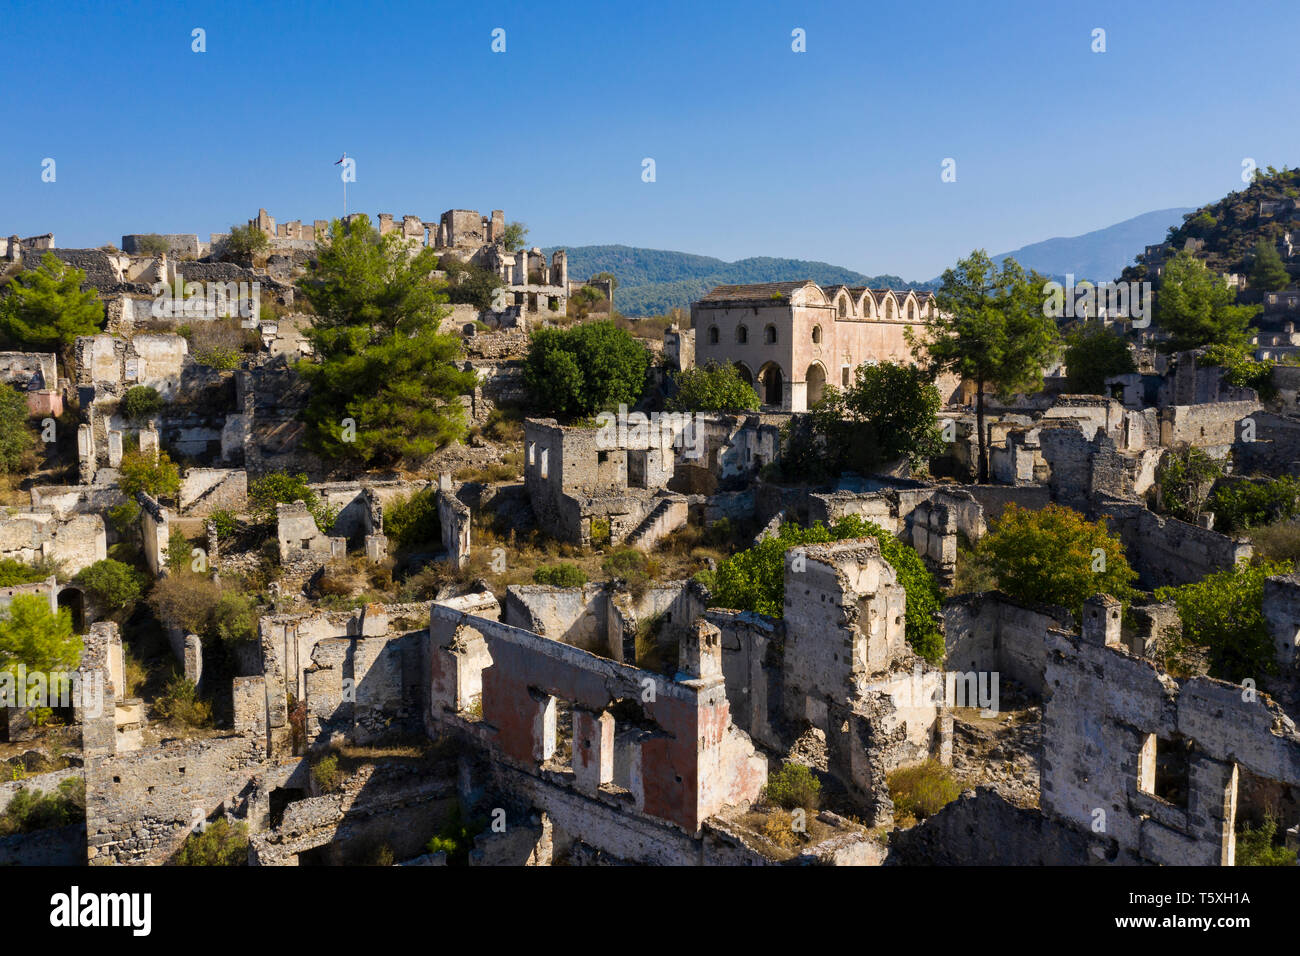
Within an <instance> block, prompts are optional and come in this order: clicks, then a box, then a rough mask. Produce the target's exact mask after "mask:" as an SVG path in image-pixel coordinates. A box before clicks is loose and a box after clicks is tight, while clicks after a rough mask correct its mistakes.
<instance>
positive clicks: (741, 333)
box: [736, 325, 749, 345]
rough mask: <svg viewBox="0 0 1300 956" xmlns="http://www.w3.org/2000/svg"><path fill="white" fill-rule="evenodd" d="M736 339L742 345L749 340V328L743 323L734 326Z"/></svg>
mask: <svg viewBox="0 0 1300 956" xmlns="http://www.w3.org/2000/svg"><path fill="white" fill-rule="evenodd" d="M736 341H737V342H739V343H740V344H741V345H744V344H745V343H746V342H748V341H749V329H747V328H746V327H745V326H743V325H738V326H736Z"/></svg>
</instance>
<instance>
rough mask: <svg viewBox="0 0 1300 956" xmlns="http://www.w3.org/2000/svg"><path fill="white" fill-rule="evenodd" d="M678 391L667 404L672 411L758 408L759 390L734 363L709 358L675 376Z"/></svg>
mask: <svg viewBox="0 0 1300 956" xmlns="http://www.w3.org/2000/svg"><path fill="white" fill-rule="evenodd" d="M672 379H673V384H674V386H675V387H676V389H677V390H676V391H675V392H674V393H673V394H672V395H671V396H669V398H668V400H667V402H665V407H666V408H667V409H668V411H670V412H747V411H754V410H756V409H757V408H758V392H756V391H754V386H752V385H750V384H749V383H748V382H746V381H745V380H744V379H743V378H741V377H740V371H739V370H738V369H737V368H736V367H735V366H734V365H719V364H717V363H716V362H709V363H708V364H707V365H704V366H698V365H697V366H696V367H695V368H689V369H686V370H684V371H681V372H676V373H674V374H673V376H672Z"/></svg>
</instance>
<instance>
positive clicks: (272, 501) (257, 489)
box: [248, 471, 338, 534]
mask: <svg viewBox="0 0 1300 956" xmlns="http://www.w3.org/2000/svg"><path fill="white" fill-rule="evenodd" d="M295 501H301V502H302V503H303V504H305V505H306V506H307V510H308V511H310V512H311V515H312V517H313V518H315V519H316V527H317V528H319V529H320V530H321V532H322V533H324V534H328V533H329V530H330V529H331V528H332V527H333V526H334V521H335V520H336V519H337V518H338V515H337V514H336V513H334V512H333V510H332V509H330V508H327V507H326V506H325V505H324V504H322V502H321V500H320V495H318V494H316V492H315V491H313V490H312V488H311V485H309V484H308V483H307V476H306V475H304V474H301V473H300V474H297V475H290V474H287V473H285V472H282V471H274V472H271V473H270V474H267V475H263V476H262V477H261V478H254V479H253V480H252V481H251V482H249V483H248V510H249V513H250V514H252V515H253V517H254V519H255V520H256V521H257V522H258V523H259V524H264V525H274V524H275V519H276V508H275V506H276V505H281V504H284V505H287V504H292V503H293V502H295Z"/></svg>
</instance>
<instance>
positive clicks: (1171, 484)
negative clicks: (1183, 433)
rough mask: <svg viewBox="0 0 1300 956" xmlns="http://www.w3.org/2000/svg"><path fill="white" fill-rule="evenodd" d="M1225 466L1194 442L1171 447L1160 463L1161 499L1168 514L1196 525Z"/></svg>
mask: <svg viewBox="0 0 1300 956" xmlns="http://www.w3.org/2000/svg"><path fill="white" fill-rule="evenodd" d="M1222 476H1223V466H1222V465H1221V464H1220V463H1219V462H1217V461H1216V460H1215V459H1213V458H1211V457H1210V456H1209V455H1207V454H1206V453H1205V452H1204V451H1202V450H1201V449H1200V448H1198V447H1196V446H1195V445H1182V446H1180V447H1178V448H1173V449H1170V450H1169V451H1168V452H1166V453H1165V455H1164V457H1163V458H1162V459H1161V462H1160V477H1159V482H1160V502H1161V506H1162V507H1163V508H1164V510H1165V513H1166V514H1170V515H1173V516H1174V517H1175V518H1178V519H1180V520H1182V521H1187V522H1190V523H1192V524H1195V523H1196V522H1197V521H1198V520H1200V517H1201V514H1202V512H1204V511H1205V508H1206V504H1207V503H1208V502H1209V500H1210V491H1211V489H1212V488H1213V487H1214V483H1215V482H1216V481H1218V480H1219V479H1220V478H1221V477H1222Z"/></svg>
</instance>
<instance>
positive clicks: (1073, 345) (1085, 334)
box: [1065, 322, 1137, 395]
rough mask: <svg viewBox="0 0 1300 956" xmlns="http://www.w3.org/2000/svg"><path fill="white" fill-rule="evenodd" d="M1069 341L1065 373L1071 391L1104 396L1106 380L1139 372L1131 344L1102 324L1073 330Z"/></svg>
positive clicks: (1066, 347) (1069, 333) (1068, 336)
mask: <svg viewBox="0 0 1300 956" xmlns="http://www.w3.org/2000/svg"><path fill="white" fill-rule="evenodd" d="M1065 342H1066V345H1065V371H1066V375H1067V376H1068V379H1069V387H1070V391H1071V392H1074V393H1076V394H1081V395H1104V394H1106V379H1108V378H1110V377H1111V376H1112V375H1127V374H1128V373H1129V372H1136V371H1137V365H1136V364H1135V363H1134V362H1133V353H1132V351H1131V350H1130V349H1129V347H1128V343H1127V342H1125V341H1124V339H1123V338H1122V337H1121V336H1119V335H1116V334H1115V333H1114V332H1112V331H1111V330H1110V329H1107V328H1106V327H1105V326H1103V325H1102V324H1101V323H1099V322H1088V323H1085V324H1083V325H1080V326H1078V327H1077V328H1074V329H1071V330H1070V331H1069V332H1068V333H1067V334H1066V337H1065Z"/></svg>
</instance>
